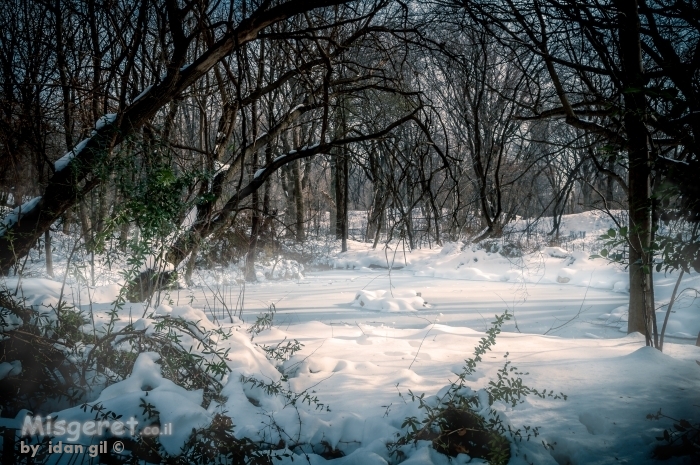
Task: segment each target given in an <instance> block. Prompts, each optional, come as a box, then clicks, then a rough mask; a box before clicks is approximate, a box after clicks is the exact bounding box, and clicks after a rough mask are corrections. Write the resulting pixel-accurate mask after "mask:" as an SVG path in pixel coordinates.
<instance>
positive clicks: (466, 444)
mask: <svg viewBox="0 0 700 465" xmlns="http://www.w3.org/2000/svg"><path fill="white" fill-rule="evenodd" d="M495 318H496V319H495V321H493V322H492V323H491V327H490V328H489V329H488V330H487V331H486V336H485V337H483V338H481V340H480V341H479V344H478V345H477V346H476V348H475V349H474V357H472V358H468V359H466V360H465V365H464V367H463V369H462V371H461V372H460V373H459V374H458V377H457V380H456V381H454V382H452V383H451V384H449V385H447V386H445V387H444V388H443V389H441V390H440V392H438V394H437V395H435V396H429V397H426V396H425V394H420V395H416V394H414V393H413V392H411V391H410V390H409V396H410V398H411V400H412V401H413V402H416V401H417V402H418V403H419V405H418V408H419V409H420V410H422V411H423V416H422V418H418V417H415V416H411V417H407V418H406V419H405V420H404V422H403V424H402V426H401V427H402V428H406V433H405V434H404V435H403V436H402V437H400V438H399V439H398V441H396V442H395V443H394V444H391V445H390V448H391V449H392V452H394V453H395V454H396V455H397V456H398V457H399V459H400V458H401V457H402V456H403V455H404V454H405V453H404V451H403V448H404V447H406V446H407V445H409V444H411V443H416V442H417V441H421V440H427V441H431V442H432V445H433V448H434V449H435V450H437V451H439V452H442V453H443V454H446V455H449V456H451V457H459V456H460V454H465V455H468V456H469V457H477V458H484V459H487V460H488V461H489V463H491V464H492V465H505V464H506V463H508V461H509V459H510V456H511V448H510V442H509V438H510V440H512V441H522V440H523V439H525V440H526V441H529V440H530V439H531V438H533V437H537V436H538V435H539V431H538V428H537V427H531V426H523V427H521V428H514V427H513V426H511V425H510V424H509V422H508V420H507V418H505V417H504V416H503V414H502V413H500V412H498V411H497V410H496V409H495V404H496V403H502V404H505V405H510V406H511V407H515V406H516V405H517V404H519V403H522V402H524V399H525V398H526V397H527V396H528V395H531V394H534V395H535V396H537V397H540V398H542V399H544V398H548V397H549V398H553V399H564V400H566V395H565V394H563V393H559V394H555V393H554V392H552V391H550V392H547V390H546V389H544V390H542V391H541V392H540V391H538V390H537V389H533V388H531V387H528V386H527V385H525V384H523V379H522V378H521V375H526V374H527V373H521V372H518V371H517V368H516V367H514V366H512V365H511V362H510V361H508V360H507V361H506V362H505V364H504V365H503V367H502V368H501V369H500V370H499V371H498V372H497V375H496V376H497V378H496V379H495V380H490V381H489V383H488V386H487V387H486V388H484V389H481V390H479V391H476V392H475V391H473V390H472V389H471V388H470V387H468V386H467V385H466V383H467V377H468V376H470V375H472V374H474V372H475V371H476V367H477V364H478V363H479V362H481V361H482V355H484V354H485V353H486V352H488V351H490V350H491V347H492V346H493V345H494V344H496V336H497V335H498V334H499V333H500V332H501V327H502V326H503V323H504V322H505V321H507V320H509V319H510V318H511V315H510V314H509V313H508V312H507V311H506V312H505V313H503V314H502V315H500V316H498V315H496V317H495ZM505 357H506V358H507V357H508V353H506V355H505ZM543 444H545V446H548V445H547V444H546V443H543ZM549 447H551V446H549Z"/></svg>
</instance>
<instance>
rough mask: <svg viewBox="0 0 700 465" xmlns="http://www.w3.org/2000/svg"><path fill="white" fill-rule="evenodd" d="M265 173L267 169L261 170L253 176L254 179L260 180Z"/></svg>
mask: <svg viewBox="0 0 700 465" xmlns="http://www.w3.org/2000/svg"><path fill="white" fill-rule="evenodd" d="M264 172H265V168H260V169H259V170H258V171H256V172H255V176H253V179H257V178H259V177H260V176H261V175H262V174H263V173H264Z"/></svg>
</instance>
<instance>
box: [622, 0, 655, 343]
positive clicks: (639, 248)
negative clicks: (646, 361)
mask: <svg viewBox="0 0 700 465" xmlns="http://www.w3.org/2000/svg"><path fill="white" fill-rule="evenodd" d="M616 6H617V8H618V21H619V40H620V44H619V47H620V58H621V61H622V69H623V74H624V78H625V79H624V82H625V84H626V87H627V88H626V89H625V92H624V94H623V98H624V104H625V114H624V124H625V132H626V134H627V141H628V145H627V153H628V157H629V171H628V176H629V183H628V186H629V250H630V253H629V280H630V300H629V320H628V326H627V332H628V333H632V332H640V333H642V334H644V335H645V337H646V340H647V344H648V345H651V344H652V340H651V329H652V321H651V316H652V312H653V309H654V303H653V301H652V295H651V289H650V286H649V279H648V278H649V274H650V273H651V266H650V260H649V258H650V257H649V254H648V249H649V246H650V241H651V202H650V198H651V181H650V178H651V168H650V167H651V153H650V150H649V141H648V139H649V137H648V133H647V129H646V126H645V124H644V121H645V118H646V114H647V102H646V96H645V94H644V86H645V78H644V69H643V67H642V48H641V40H640V27H641V26H640V20H639V11H638V5H637V2H636V1H635V0H618V1H617V2H616Z"/></svg>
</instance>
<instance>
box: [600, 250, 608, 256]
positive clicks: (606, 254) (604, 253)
mask: <svg viewBox="0 0 700 465" xmlns="http://www.w3.org/2000/svg"><path fill="white" fill-rule="evenodd" d="M600 256H601V257H607V256H608V249H603V250H601V251H600Z"/></svg>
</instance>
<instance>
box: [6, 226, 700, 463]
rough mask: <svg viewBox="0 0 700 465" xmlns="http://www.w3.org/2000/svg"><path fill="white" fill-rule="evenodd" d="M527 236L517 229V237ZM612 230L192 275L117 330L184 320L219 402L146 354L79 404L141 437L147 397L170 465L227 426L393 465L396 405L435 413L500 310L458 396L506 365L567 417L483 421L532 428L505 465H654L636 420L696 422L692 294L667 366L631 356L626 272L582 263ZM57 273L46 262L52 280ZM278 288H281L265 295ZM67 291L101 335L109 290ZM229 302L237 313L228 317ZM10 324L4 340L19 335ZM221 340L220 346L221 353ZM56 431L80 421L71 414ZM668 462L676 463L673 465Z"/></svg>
mask: <svg viewBox="0 0 700 465" xmlns="http://www.w3.org/2000/svg"><path fill="white" fill-rule="evenodd" d="M546 221H547V220H543V222H542V224H544V227H545V229H546V226H547V225H546ZM526 224H527V222H526V221H524V220H519V222H516V226H517V227H521V226H523V225H526ZM523 227H524V226H523ZM609 227H610V221H608V220H606V219H605V218H603V217H601V216H600V215H598V214H594V213H588V214H581V215H572V216H570V217H564V218H563V223H562V234H565V235H568V234H569V233H570V232H574V233H576V241H574V242H573V244H572V243H568V245H566V246H565V245H562V246H561V247H560V246H547V247H540V248H532V249H530V250H529V251H526V252H525V253H523V254H507V255H508V256H505V255H503V254H501V253H499V252H498V251H495V250H494V249H491V248H488V247H486V246H484V247H480V246H475V245H472V244H466V245H465V244H463V243H461V242H459V243H448V244H445V245H444V246H443V247H438V248H433V249H416V250H412V251H410V250H407V248H406V247H405V244H402V243H394V244H390V246H389V247H387V248H383V246H379V247H378V248H377V249H376V250H373V249H372V248H371V245H369V244H365V243H360V242H355V241H348V245H349V250H348V251H347V252H345V253H340V252H331V253H330V254H329V256H328V257H327V258H326V259H325V264H327V265H330V269H326V270H322V271H309V270H304V269H303V267H301V265H299V264H298V263H297V262H295V261H293V260H289V259H286V258H282V257H277V258H276V259H275V260H274V261H272V262H270V263H269V264H264V265H262V264H261V265H260V267H259V268H258V270H259V272H260V275H261V276H264V275H267V277H266V278H265V279H263V280H262V282H260V283H257V284H250V283H248V284H246V285H245V288H244V286H243V284H242V283H241V282H239V281H237V277H238V276H239V275H238V274H236V273H237V272H238V271H239V270H238V269H237V268H235V267H230V268H221V269H213V270H207V271H206V272H202V273H201V275H199V276H195V281H196V282H197V283H198V285H197V286H195V287H191V288H189V289H180V290H173V291H169V292H168V293H167V295H166V296H165V297H164V300H163V301H162V302H157V303H156V304H155V305H154V306H153V307H146V306H145V304H132V303H126V304H125V305H124V307H123V308H122V309H121V310H120V312H121V313H120V316H121V319H120V320H119V321H118V322H117V323H116V325H117V328H120V327H124V325H126V324H128V323H129V322H132V321H133V320H134V319H135V320H136V321H133V324H134V327H135V328H139V329H143V330H146V331H147V332H149V331H150V332H153V331H156V327H157V325H158V323H159V322H161V321H163V320H164V319H166V318H171V319H181V320H182V321H184V322H186V324H187V327H188V328H190V330H191V331H192V332H194V333H196V334H198V335H199V336H200V337H201V338H202V339H203V340H206V341H208V342H209V343H211V344H217V348H218V349H221V350H225V351H227V352H226V357H225V363H226V366H227V367H228V369H229V370H230V371H229V372H228V373H227V374H226V375H223V376H222V377H221V378H220V381H221V383H222V385H223V390H222V392H221V394H222V397H221V398H218V399H216V400H214V401H212V402H211V403H210V404H209V405H207V406H206V407H205V406H204V405H205V404H204V402H203V397H202V395H203V394H202V391H201V390H190V391H188V390H186V389H184V388H182V387H180V386H177V385H175V384H174V383H173V382H172V381H169V380H168V379H166V378H164V376H163V373H162V371H161V365H160V364H159V362H160V360H159V359H158V355H157V354H154V353H142V354H139V356H138V358H137V360H136V363H135V364H134V367H133V369H132V372H131V375H130V376H129V377H127V378H126V379H124V380H123V381H120V382H118V383H115V384H113V385H111V386H109V387H107V388H105V389H103V390H102V391H101V392H100V393H96V394H95V396H94V399H93V400H91V401H90V402H89V405H96V404H98V403H100V404H102V405H103V406H105V407H106V408H107V409H109V410H112V411H114V412H117V413H118V414H120V415H123V416H124V417H125V418H128V417H129V416H132V415H133V416H135V417H136V418H137V419H138V420H139V424H140V425H146V424H148V423H147V421H148V419H147V418H145V417H144V414H143V409H142V408H140V407H139V404H140V399H146V398H147V399H148V402H149V403H151V404H153V405H154V406H155V407H156V409H157V410H158V411H159V412H160V416H161V421H162V422H163V423H167V422H172V423H173V425H175V427H174V429H173V432H174V434H173V435H172V436H168V437H162V438H161V442H162V444H163V446H164V448H165V449H166V451H168V452H171V453H177V451H179V448H180V447H181V446H182V444H184V441H185V440H186V439H187V435H188V434H189V432H190V431H191V429H192V428H198V427H203V426H206V425H208V424H209V423H210V422H211V420H212V418H213V417H214V415H216V414H222V413H224V412H225V414H226V415H228V416H230V418H231V420H232V423H233V425H235V426H234V432H235V434H236V435H237V436H238V437H248V438H250V439H252V440H254V441H265V442H267V443H272V444H279V443H280V440H283V441H284V444H286V445H287V447H291V446H290V445H291V444H299V446H298V447H294V448H292V449H291V450H290V449H287V448H283V449H281V450H280V451H279V455H280V457H279V458H280V460H275V463H281V464H292V463H311V464H321V463H326V460H325V459H323V458H322V457H321V456H320V453H321V452H322V451H323V449H324V446H322V443H325V444H326V445H327V446H328V447H331V448H335V449H338V450H340V451H342V452H343V453H344V454H345V457H343V458H340V459H336V460H333V461H332V463H338V464H375V463H376V464H386V463H396V462H397V461H396V457H395V456H391V455H390V453H389V451H388V449H387V447H386V445H387V444H388V443H390V442H391V441H394V440H395V439H396V437H397V436H396V435H397V434H401V433H402V432H405V428H404V429H402V426H401V425H402V423H403V420H404V419H405V418H406V417H408V416H420V415H421V411H420V410H419V409H418V403H417V402H411V400H410V398H409V396H408V391H409V389H410V390H411V391H412V392H413V393H416V394H420V393H425V395H426V397H425V400H426V402H435V401H436V397H435V396H436V395H437V394H438V393H440V392H441V390H442V391H443V392H444V389H445V387H446V386H448V385H449V383H450V381H453V380H455V379H456V376H457V373H459V372H460V371H461V369H462V368H461V367H462V366H463V365H464V360H465V359H466V358H468V357H470V356H471V355H472V354H473V351H474V347H475V346H476V345H477V344H478V343H479V341H480V340H481V339H482V338H483V337H484V332H485V330H486V329H487V328H488V327H489V324H490V322H491V321H492V320H493V315H495V314H501V313H502V312H503V311H504V310H506V309H507V310H508V311H509V312H510V313H511V314H513V315H514V318H513V319H512V320H510V321H509V322H507V323H506V324H505V325H504V327H503V332H502V333H501V334H500V335H499V336H498V338H497V343H496V345H495V347H494V349H493V350H492V351H491V352H487V353H486V354H484V361H483V362H482V363H480V364H479V365H478V366H477V370H476V372H475V373H474V374H473V375H470V376H469V377H468V378H467V385H468V388H469V389H471V392H473V393H475V395H477V396H480V398H482V399H483V397H484V394H485V391H484V390H483V389H484V388H486V387H487V386H488V383H489V381H490V380H493V379H495V378H496V373H497V371H498V370H499V369H500V368H501V367H502V366H503V363H504V356H505V355H506V354H509V355H508V359H509V360H511V361H512V363H513V365H515V366H517V368H518V371H520V372H523V373H527V375H523V380H524V383H525V384H527V385H528V386H531V387H533V388H537V389H540V390H541V389H543V388H546V389H547V390H553V391H554V392H563V393H565V394H566V395H567V400H565V401H564V400H553V399H540V398H538V397H534V396H530V397H528V398H527V399H526V400H525V402H523V403H520V404H517V405H516V406H514V407H513V406H511V405H505V404H497V405H494V408H495V409H496V411H497V412H498V414H499V416H501V418H502V419H503V420H504V421H505V422H506V423H507V424H509V425H512V426H513V427H515V428H518V427H522V426H523V425H530V426H539V428H540V430H539V431H540V435H539V437H537V438H534V439H532V440H531V441H529V442H528V441H523V442H515V443H513V444H512V445H511V452H512V458H511V461H510V463H511V464H516V465H524V464H526V463H535V464H544V465H547V464H552V465H554V464H564V463H571V464H612V463H628V464H644V463H653V462H652V459H651V452H652V450H653V448H654V446H655V445H656V444H658V441H657V440H656V439H655V438H656V437H657V436H659V435H660V434H661V433H662V432H663V430H664V429H666V428H670V427H672V424H671V422H670V421H664V420H658V421H652V420H647V419H646V415H647V414H649V413H655V412H656V411H658V410H659V409H662V411H663V412H664V413H665V414H666V415H669V416H671V417H675V418H685V419H688V420H691V421H696V422H697V421H698V419H700V409H698V407H697V406H696V405H697V404H698V395H697V386H698V385H700V384H699V383H700V367H699V366H698V364H697V363H696V360H700V347H696V346H694V345H693V344H694V340H695V336H696V335H697V334H698V332H699V331H700V319H698V318H697V315H698V309H699V307H700V305H699V303H698V301H697V300H696V299H695V293H694V292H690V291H688V292H685V293H683V294H680V295H679V298H678V300H677V302H676V303H675V304H674V306H673V314H672V315H671V317H670V319H669V326H668V330H667V331H668V333H667V335H666V342H665V344H664V352H663V353H661V352H659V351H657V350H655V349H651V348H647V347H644V338H643V337H642V336H641V335H639V334H630V335H628V334H626V327H627V324H626V321H627V318H628V307H627V300H628V292H629V291H628V278H627V274H626V271H625V270H624V269H623V268H622V267H618V266H616V265H614V264H610V263H608V262H606V261H604V260H602V259H591V258H590V255H591V254H592V253H593V252H592V250H593V249H595V247H596V245H595V241H596V237H597V235H598V234H599V233H600V232H601V231H602V232H605V231H606V230H607V229H608V228H609ZM581 231H583V232H585V235H581V234H578V233H579V232H581ZM501 250H503V249H501ZM60 266H61V265H60V260H56V263H55V267H56V270H57V276H60V274H58V273H60V272H61V271H60V269H61V268H60ZM302 271H303V273H302ZM105 273H106V272H105ZM283 277H284V278H287V279H286V280H276V279H278V278H283ZM57 279H58V278H57ZM676 279H677V274H663V273H656V274H655V276H654V280H655V286H656V288H655V293H656V299H657V306H658V310H657V319H658V321H659V322H662V321H663V317H664V316H665V311H666V307H667V305H668V301H669V299H670V296H671V292H672V290H673V287H674V285H675V282H676ZM6 286H7V287H8V288H10V289H14V288H15V287H16V286H17V281H16V280H12V278H9V279H7V280H6ZM76 286H77V284H76V283H75V282H73V281H70V280H68V281H67V284H66V290H65V291H64V299H65V298H71V299H72V300H73V303H74V304H75V305H76V306H77V307H78V308H80V309H82V310H83V311H85V312H90V311H91V312H94V314H93V315H94V319H95V321H96V324H97V326H98V329H99V328H100V327H101V325H104V324H106V323H107V321H109V319H108V317H107V312H108V311H109V310H111V309H112V308H113V306H112V304H111V302H112V301H113V300H114V298H115V297H116V294H117V292H118V286H117V285H115V284H114V283H109V282H108V281H105V282H104V283H102V284H100V285H98V286H95V287H92V288H88V289H85V288H84V287H83V288H82V289H80V288H77V287H76ZM20 288H21V291H22V295H24V297H25V298H26V299H27V302H28V303H29V304H31V305H33V308H35V309H36V310H40V309H44V311H46V312H50V311H51V308H52V306H54V305H55V304H56V303H57V298H58V295H59V293H60V290H61V283H60V282H55V281H51V280H48V279H41V278H24V279H23V280H22V282H21V285H20ZM685 288H696V289H697V288H700V275H698V274H697V273H689V274H686V275H685V276H684V279H683V282H682V283H681V286H680V288H679V289H685ZM87 296H89V297H90V299H89V300H88V299H87ZM241 296H244V297H245V305H244V308H240V307H239V306H238V302H240V299H241ZM273 306H274V309H275V310H276V313H275V315H274V325H273V326H272V328H270V329H266V330H264V331H262V332H261V333H259V334H257V335H256V336H255V338H254V340H251V337H250V334H249V333H248V332H247V330H248V329H250V328H251V324H252V323H253V322H254V321H255V319H256V317H257V316H258V315H259V314H261V313H263V312H267V311H270V308H272V307H273ZM227 310H228V311H230V312H231V313H232V314H233V315H234V317H231V318H230V317H229V314H228V313H227ZM1 312H2V310H1V309H0V314H3V313H1ZM236 312H240V315H241V317H242V321H241V320H239V319H238V318H237V317H235V315H237V313H236ZM132 315H134V318H133V319H132V317H131V316H132ZM141 315H145V316H144V317H143V318H140V319H137V318H138V317H141ZM231 320H232V321H233V322H231ZM11 324H12V325H13V326H12V328H15V327H18V326H19V325H20V324H22V322H21V320H13V321H12V322H11ZM7 330H9V329H7ZM218 330H222V331H227V332H228V333H227V335H226V336H225V337H222V336H219V335H218V334H217V333H216V332H217V331H218ZM293 340H297V341H299V342H300V343H302V344H303V345H304V346H303V348H302V349H301V350H300V351H299V352H297V353H296V354H294V355H292V356H290V357H287V358H286V359H284V360H269V359H268V358H266V356H265V353H264V352H263V351H262V349H261V348H260V346H263V345H265V346H276V345H278V344H283V343H286V342H288V341H293ZM182 344H183V345H184V347H189V345H192V350H193V352H196V353H203V349H202V347H201V346H199V345H198V344H197V343H196V340H194V339H192V338H191V337H189V338H188V337H184V336H183V338H182ZM206 356H207V357H210V356H211V354H208V355H206ZM7 363H8V362H3V364H0V374H2V372H3V370H4V371H7V373H8V374H7V376H10V371H11V370H12V369H13V368H14V367H12V368H11V367H8V366H6V364H7ZM9 364H10V365H11V362H10V363H9ZM8 369H9V370H10V371H8ZM20 369H21V367H20ZM282 373H284V374H285V375H286V376H287V377H288V381H285V380H284V379H283V378H282ZM250 377H253V378H255V379H257V380H258V381H259V382H260V383H263V384H268V385H269V384H272V383H280V386H282V387H284V388H285V389H289V390H290V391H292V392H294V393H307V394H309V395H311V396H315V397H316V398H317V399H318V402H319V403H320V404H315V403H313V402H309V403H306V402H302V401H301V400H299V401H298V402H296V403H294V404H292V403H290V401H289V399H287V398H285V397H283V396H277V395H270V394H268V392H267V391H266V389H265V388H264V387H262V386H261V385H260V384H256V383H254V382H250V380H249V378H250ZM145 396H147V397H145ZM319 405H320V407H319ZM481 405H484V402H482V404H481ZM55 415H58V417H59V418H64V419H88V418H90V419H91V418H92V417H94V413H91V412H90V409H87V412H84V411H83V410H82V409H80V408H79V407H75V408H72V409H64V410H60V411H57V412H55ZM543 441H544V443H545V444H548V445H549V446H548V447H544V446H543ZM401 450H402V451H403V452H404V453H405V454H406V460H405V461H403V462H401V463H404V464H447V463H453V464H454V463H459V464H463V463H470V464H476V463H484V462H483V461H481V460H479V459H475V458H473V459H470V457H468V456H467V455H465V454H462V455H460V456H459V457H457V458H456V459H453V460H452V461H451V462H450V461H449V460H448V459H447V458H446V457H445V456H443V455H441V454H439V453H437V452H436V451H435V450H433V449H432V447H430V443H428V442H426V441H419V442H418V443H417V444H415V445H414V444H410V445H407V446H404V447H403V448H402V449H401ZM284 453H287V454H289V456H282V454H284ZM526 457H527V458H526ZM307 461H308V462H307ZM666 463H670V464H681V463H689V462H684V461H683V458H678V457H676V458H672V459H670V460H668V461H666Z"/></svg>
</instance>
